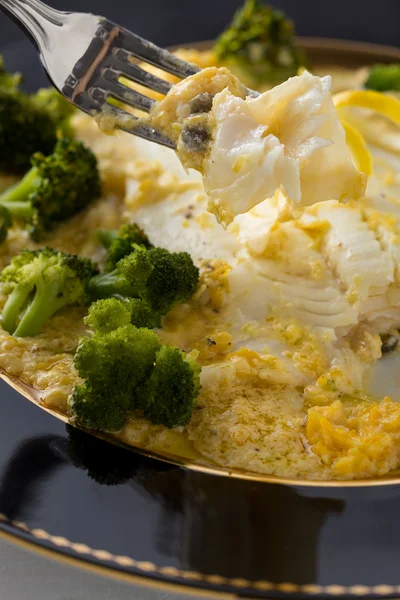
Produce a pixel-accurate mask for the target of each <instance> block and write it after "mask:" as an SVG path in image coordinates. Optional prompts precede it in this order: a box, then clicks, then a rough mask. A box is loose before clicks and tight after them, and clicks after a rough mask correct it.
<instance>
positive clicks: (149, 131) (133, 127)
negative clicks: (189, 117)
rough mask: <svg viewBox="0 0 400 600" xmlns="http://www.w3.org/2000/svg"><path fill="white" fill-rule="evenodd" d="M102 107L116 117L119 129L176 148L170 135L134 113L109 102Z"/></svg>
mask: <svg viewBox="0 0 400 600" xmlns="http://www.w3.org/2000/svg"><path fill="white" fill-rule="evenodd" d="M102 109H103V112H104V111H105V112H106V114H109V115H113V116H115V117H116V126H117V128H118V129H121V130H122V131H126V132H127V133H132V134H133V135H136V136H138V137H141V138H143V139H145V140H149V141H151V142H156V143H157V144H161V145H162V146H166V147H167V148H172V149H173V150H176V145H175V143H174V142H173V141H172V140H171V139H170V138H169V137H167V136H165V135H163V134H162V133H160V132H159V131H158V130H157V129H154V128H153V127H150V125H147V124H146V123H143V122H142V120H141V119H138V118H137V117H135V116H134V115H131V114H129V113H127V112H125V111H124V110H122V109H121V108H117V107H116V106H110V105H109V104H104V105H103V107H102ZM100 112H101V109H100Z"/></svg>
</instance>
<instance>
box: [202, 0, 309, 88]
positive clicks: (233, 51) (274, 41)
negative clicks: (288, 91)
mask: <svg viewBox="0 0 400 600" xmlns="http://www.w3.org/2000/svg"><path fill="white" fill-rule="evenodd" d="M214 50H215V54H216V57H217V59H218V60H219V61H220V62H222V63H225V64H227V66H229V67H230V68H231V69H232V70H233V71H234V72H236V74H237V75H238V76H244V79H246V76H247V78H248V79H249V83H251V84H252V85H255V86H256V85H260V84H263V83H269V82H272V83H274V82H279V81H284V80H285V79H287V78H288V77H291V76H293V75H296V74H297V70H298V68H299V67H301V66H303V65H304V64H305V57H304V55H303V54H302V53H301V52H300V51H299V50H298V49H297V48H296V46H295V40H294V30H293V23H292V21H290V20H289V19H287V18H286V17H285V15H284V14H283V13H282V12H281V11H279V10H275V9H273V8H271V7H270V6H266V5H264V4H261V3H260V2H258V0H246V2H245V4H244V6H243V7H242V8H241V9H240V10H239V11H237V12H236V14H235V15H234V17H233V20H232V22H231V24H230V25H229V26H228V28H227V29H226V30H225V31H224V32H223V33H222V34H221V35H220V37H219V38H218V40H217V42H216V44H215V48H214Z"/></svg>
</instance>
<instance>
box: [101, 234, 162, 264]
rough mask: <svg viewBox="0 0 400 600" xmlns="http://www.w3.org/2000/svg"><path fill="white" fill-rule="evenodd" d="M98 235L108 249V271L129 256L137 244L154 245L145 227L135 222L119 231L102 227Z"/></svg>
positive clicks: (147, 246)
mask: <svg viewBox="0 0 400 600" xmlns="http://www.w3.org/2000/svg"><path fill="white" fill-rule="evenodd" d="M97 237H98V239H99V241H100V243H101V244H102V246H104V248H105V249H106V250H107V262H106V265H105V270H106V271H112V270H113V269H115V267H116V265H117V263H118V262H119V261H120V260H121V258H124V257H125V256H128V254H130V253H131V252H132V250H133V248H134V246H135V245H138V246H144V247H145V248H152V247H153V246H152V244H151V243H150V241H149V238H148V237H147V235H146V234H145V233H144V231H143V229H141V228H140V227H139V226H138V225H136V224H135V223H129V224H127V225H122V226H121V227H120V229H119V231H110V230H104V229H100V230H99V231H97Z"/></svg>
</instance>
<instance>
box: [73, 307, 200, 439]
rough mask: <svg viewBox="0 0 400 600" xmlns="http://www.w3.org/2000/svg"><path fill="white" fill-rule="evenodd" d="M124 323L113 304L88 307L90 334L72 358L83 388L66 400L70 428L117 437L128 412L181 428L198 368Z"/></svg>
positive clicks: (125, 315)
mask: <svg viewBox="0 0 400 600" xmlns="http://www.w3.org/2000/svg"><path fill="white" fill-rule="evenodd" d="M130 321H131V311H130V310H129V307H128V306H126V305H125V303H124V302H122V301H121V300H118V299H116V298H110V299H109V300H99V301H98V302H96V303H95V304H93V305H92V306H91V307H90V309H89V317H88V319H87V323H88V324H89V325H90V326H92V327H94V328H95V333H94V335H93V336H91V337H88V338H86V339H84V340H82V341H81V343H80V344H79V346H78V349H77V352H76V354H75V367H76V369H77V371H78V373H79V375H80V376H81V378H82V379H83V380H84V383H83V385H77V386H76V387H75V388H74V389H73V391H72V394H71V396H70V398H69V407H70V410H71V420H72V422H74V421H75V422H77V423H79V424H80V425H83V426H84V427H88V428H89V429H94V430H100V431H117V430H120V429H122V427H123V426H124V425H125V423H126V422H127V419H128V411H129V410H131V411H135V410H141V411H143V413H144V416H145V417H146V418H147V419H148V420H149V421H150V422H151V423H154V424H161V425H164V426H166V427H171V428H172V427H179V426H184V425H187V424H188V423H189V421H190V418H191V416H192V410H193V406H194V403H195V400H196V397H197V396H198V393H199V391H200V379H199V374H200V366H199V365H198V364H197V363H196V362H195V361H194V360H192V359H191V358H190V357H187V356H186V355H185V354H184V353H183V352H182V351H181V350H179V349H178V348H174V347H172V346H168V345H166V344H161V341H160V339H159V337H158V336H157V334H156V333H154V332H153V331H151V330H150V329H148V328H146V327H142V328H138V327H135V326H134V325H132V324H131V322H130Z"/></svg>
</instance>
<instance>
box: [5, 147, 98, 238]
mask: <svg viewBox="0 0 400 600" xmlns="http://www.w3.org/2000/svg"><path fill="white" fill-rule="evenodd" d="M100 193H101V181H100V175H99V171H98V168H97V160H96V157H95V156H94V154H93V152H92V151H91V150H89V149H88V148H86V147H85V146H84V145H83V144H82V143H81V142H78V141H75V140H70V139H67V138H65V139H62V140H59V141H58V142H57V144H56V147H55V148H54V152H53V153H52V154H50V155H49V156H47V157H45V156H44V155H43V154H35V155H34V156H33V157H32V168H31V170H30V171H29V172H28V173H27V174H26V175H25V177H24V178H23V179H22V180H21V181H20V182H19V183H17V184H16V185H14V186H12V187H11V188H9V189H8V190H6V191H5V192H4V193H3V194H0V205H2V206H5V207H6V208H7V209H8V210H9V211H10V213H11V215H12V216H13V217H15V218H16V219H21V220H23V221H24V222H25V223H26V225H27V227H28V229H29V231H30V235H31V237H32V238H33V239H34V240H35V241H37V240H40V239H41V238H42V237H43V235H44V234H45V233H46V232H48V231H50V230H51V229H52V228H53V227H54V226H55V225H56V224H58V223H59V222H61V221H64V220H66V219H69V218H70V217H72V216H73V215H75V214H76V213H78V212H79V211H81V210H82V209H83V208H85V207H86V206H87V205H88V204H89V203H90V202H91V201H92V200H95V199H96V198H98V197H99V196H100Z"/></svg>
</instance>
